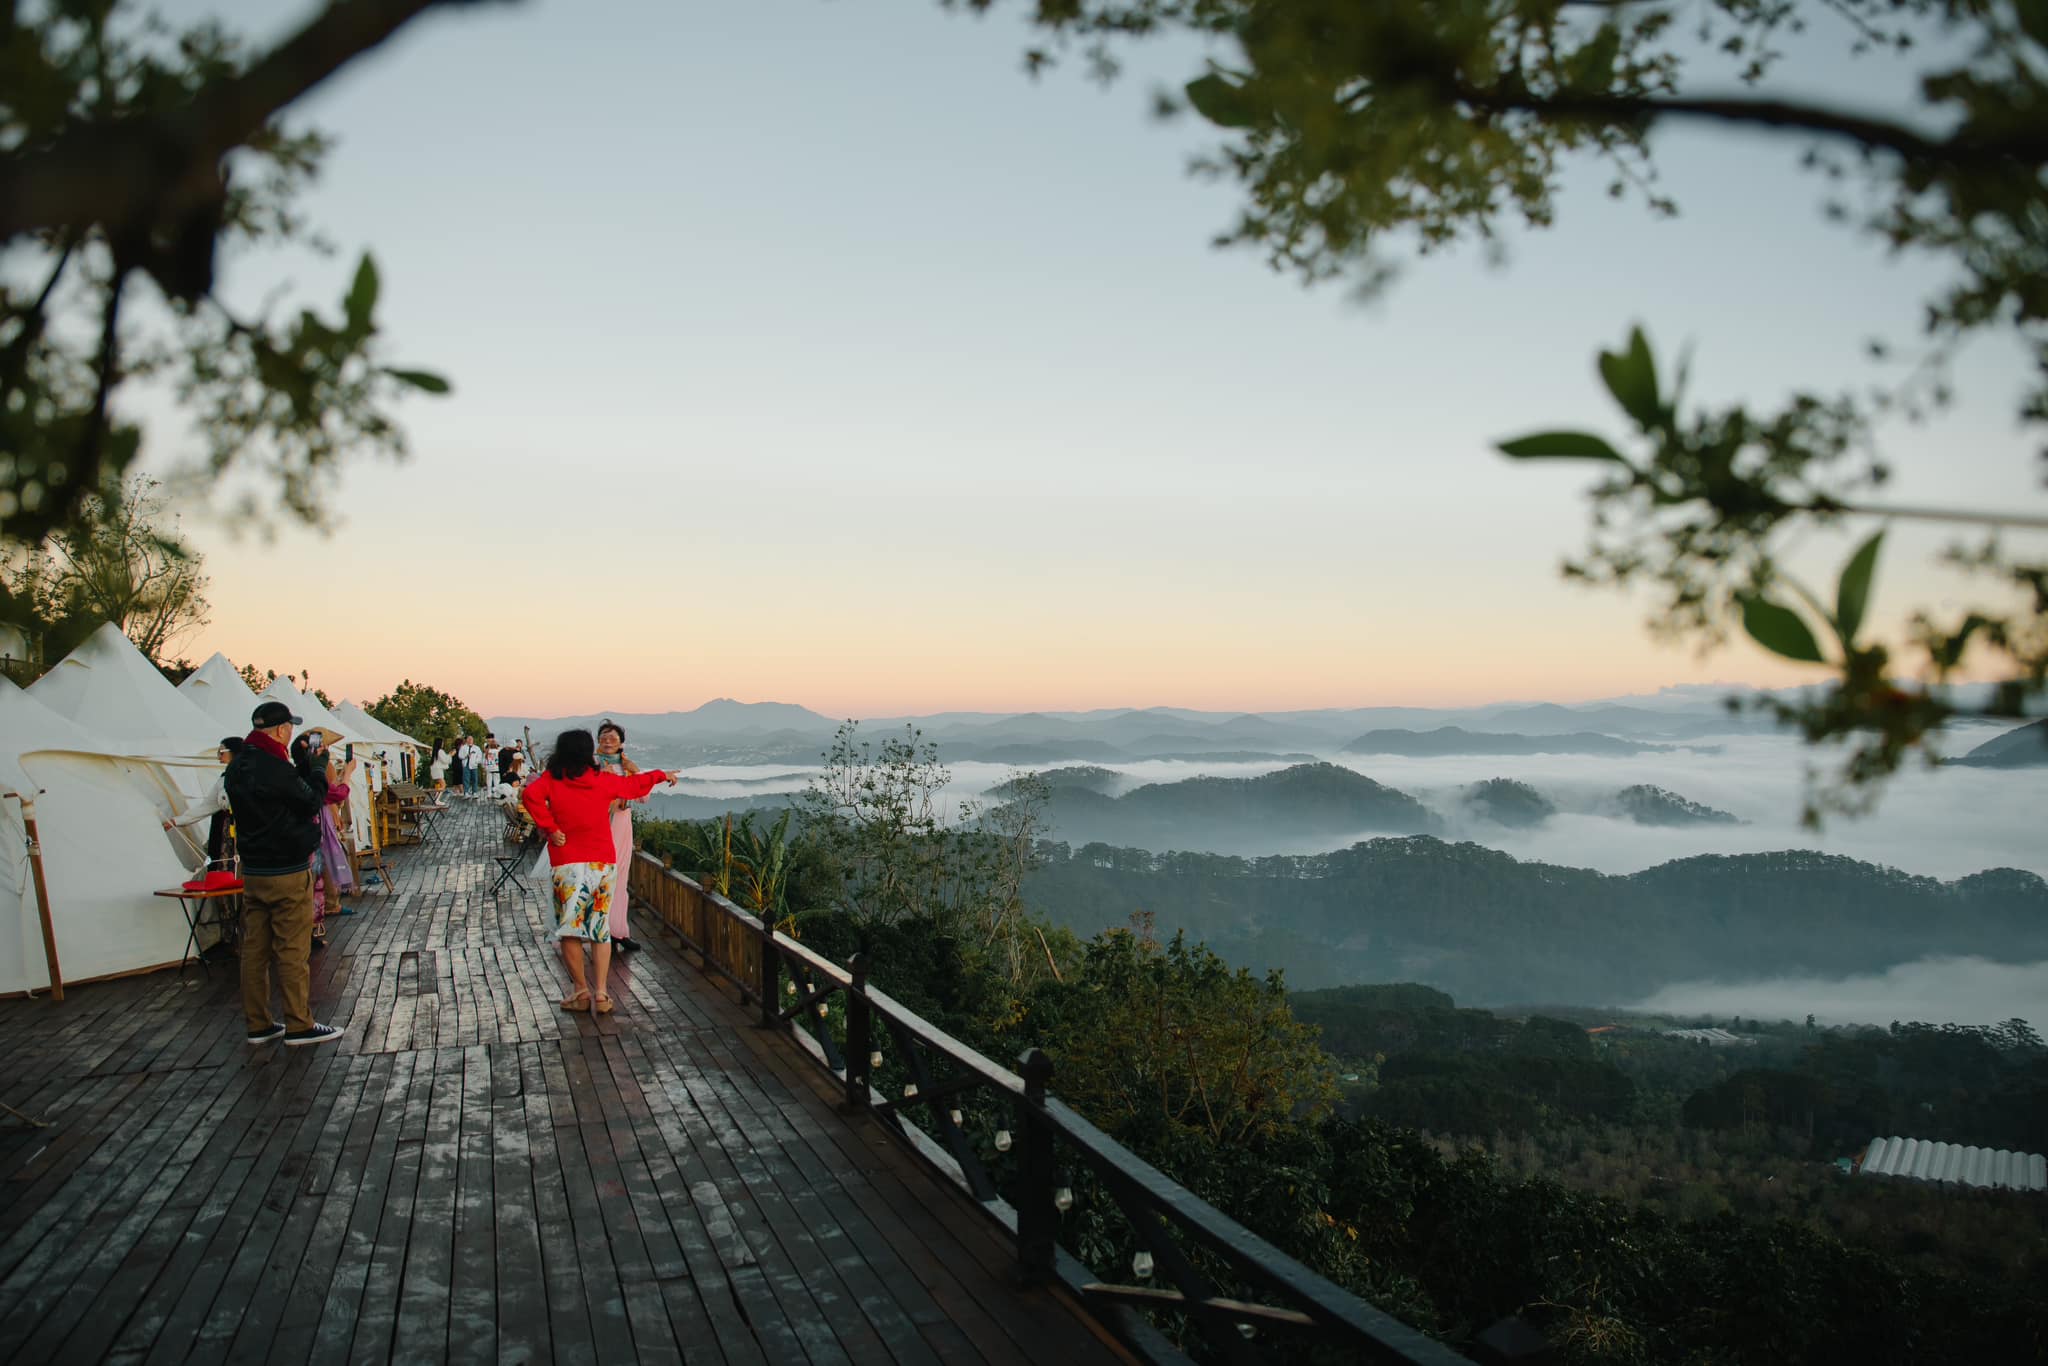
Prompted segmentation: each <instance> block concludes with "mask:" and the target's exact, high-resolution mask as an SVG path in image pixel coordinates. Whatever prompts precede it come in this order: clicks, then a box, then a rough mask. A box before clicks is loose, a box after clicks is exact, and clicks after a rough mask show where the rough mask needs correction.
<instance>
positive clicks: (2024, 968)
mask: <svg viewBox="0 0 2048 1366" xmlns="http://www.w3.org/2000/svg"><path fill="white" fill-rule="evenodd" d="M1630 1008H1631V1009H1634V1010H1644V1011H1655V1012H1659V1013H1663V1014H1671V1015H1712V1016H1715V1017H1717V1018H1719V1017H1727V1016H1735V1015H1740V1016H1742V1017H1744V1018H1754V1019H1762V1020H1803V1019H1805V1018H1806V1017H1807V1016H1808V1015H1812V1016H1813V1017H1814V1018H1815V1019H1816V1020H1817V1021H1819V1022H1820V1023H1821V1024H1830V1025H1843V1024H1872V1025H1888V1024H1890V1023H1891V1022H1892V1021H1894V1020H1927V1021H1933V1022H1944V1021H1947V1022H1954V1023H1957V1024H1979V1025H1987V1024H1996V1023H1998V1022H1999V1021H2001V1020H2009V1019H2012V1018H2014V1017H2015V1016H2017V1017H2018V1018H2020V1019H2023V1020H2028V1021H2031V1022H2032V1023H2033V1024H2034V1025H2035V1027H2036V1028H2039V1027H2041V1026H2042V1025H2043V1024H2048V963H1993V962H1990V961H1988V960H1986V959H1983V958H1923V959H1920V960H1919V961H1918V962H1913V963H1901V964H1900V965H1898V966H1897V967H1895V968H1892V969H1890V970H1888V971H1886V972H1881V973H1877V974H1875V975H1872V976H1866V977H1843V978H1823V977H1772V978H1763V979H1760V980H1757V981H1751V982H1742V983H1726V982H1681V983H1678V984H1676V985H1673V986H1668V987H1665V988H1664V989H1663V990H1661V991H1659V992H1657V993H1656V994H1655V995H1653V996H1650V997H1648V998H1647V999H1645V1000H1642V1001H1638V1002H1636V1003H1634V1005H1632V1006H1631V1007H1630Z"/></svg>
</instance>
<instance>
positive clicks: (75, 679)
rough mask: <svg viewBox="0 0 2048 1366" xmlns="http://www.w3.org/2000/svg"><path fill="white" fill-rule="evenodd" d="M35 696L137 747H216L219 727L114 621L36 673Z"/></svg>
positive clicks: (91, 730)
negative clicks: (49, 668)
mask: <svg viewBox="0 0 2048 1366" xmlns="http://www.w3.org/2000/svg"><path fill="white" fill-rule="evenodd" d="M28 694H29V696H31V697H33V698H35V700H36V701H38V702H40V703H42V704H43V705H44V706H46V707H48V708H49V709H50V710H51V711H54V712H56V713H57V714H58V715H59V716H62V717H65V718H66V719H68V720H70V721H72V722H74V723H76V724H77V725H78V726H80V727H81V728H83V729H84V730H85V731H86V732H87V733H88V734H90V735H95V736H98V737H99V738H101V739H104V740H107V741H110V742H113V745H114V746H116V747H118V748H119V749H120V751H121V752H124V753H128V754H134V755H166V756H168V755H196V754H211V753H212V751H213V749H214V747H215V746H216V745H217V744H218V743H219V742H220V727H219V725H218V724H217V723H216V722H215V721H214V719H213V718H212V717H211V716H209V715H208V714H207V713H206V712H205V711H203V710H201V709H200V708H199V706H198V705H197V704H195V703H194V702H193V701H192V699H191V698H189V697H187V696H185V695H184V694H183V693H181V692H179V691H178V690H177V689H176V688H174V687H172V686H171V684H170V680H169V679H166V678H165V677H164V676H163V674H162V673H160V672H158V670H157V667H156V665H154V664H152V663H150V662H149V660H148V659H146V658H144V657H143V654H142V651H140V650H138V649H136V648H135V645H134V643H133V642H132V641H130V640H129V639H128V637H126V636H124V635H122V634H121V629H120V628H119V627H118V626H115V625H114V624H113V623H112V622H108V623H107V624H106V625H104V626H102V627H100V629H99V630H97V631H95V632H93V633H92V635H91V636H89V637H87V639H86V641H85V643H84V644H83V645H80V646H79V647H78V648H77V649H75V650H73V651H72V652H71V653H70V654H68V655H66V656H65V657H64V658H63V659H62V660H60V661H59V662H58V664H57V666H56V667H55V668H53V669H51V670H50V671H49V672H48V673H46V674H44V675H43V676H42V677H41V678H39V679H37V680H36V681H35V682H34V683H33V684H31V685H30V686H29V689H28Z"/></svg>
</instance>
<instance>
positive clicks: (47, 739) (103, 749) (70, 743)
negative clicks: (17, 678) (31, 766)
mask: <svg viewBox="0 0 2048 1366" xmlns="http://www.w3.org/2000/svg"><path fill="white" fill-rule="evenodd" d="M42 750H61V751H70V752H75V753H78V754H114V753H116V752H118V746H115V745H110V744H108V743H107V742H106V741H104V740H101V739H100V738H99V737H98V736H95V735H93V734H91V733H90V732H89V731H87V730H86V729H85V728H84V727H82V726H79V725H76V724H74V723H73V722H71V721H69V720H66V719H65V718H64V717H62V716H59V715H58V714H57V713H56V712H53V711H51V710H50V709H49V708H48V707H46V706H44V705H43V704H42V703H40V702H38V701H36V699H35V698H33V697H31V696H29V695H28V694H27V693H25V692H23V691H22V690H21V689H20V688H17V687H15V686H14V682H13V680H11V679H9V678H7V677H5V676H0V792H12V793H15V794H16V795H18V796H23V797H34V796H35V794H36V790H37V787H38V784H37V783H36V781H35V780H34V779H32V778H30V777H29V776H28V774H27V773H26V772H24V771H23V770H22V767H21V756H22V755H24V754H30V753H35V752H37V751H42Z"/></svg>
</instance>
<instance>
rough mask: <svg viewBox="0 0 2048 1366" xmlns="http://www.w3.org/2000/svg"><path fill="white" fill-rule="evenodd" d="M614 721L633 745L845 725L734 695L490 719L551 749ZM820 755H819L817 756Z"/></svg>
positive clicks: (816, 733)
mask: <svg viewBox="0 0 2048 1366" xmlns="http://www.w3.org/2000/svg"><path fill="white" fill-rule="evenodd" d="M606 719H610V720H613V721H617V722H618V723H619V724H620V725H621V726H624V727H625V728H626V736H627V739H628V740H629V741H633V740H642V739H648V740H652V739H665V740H682V739H692V740H706V739H717V738H723V739H733V738H738V737H741V736H763V735H768V734H771V733H773V732H778V731H781V732H787V733H791V734H795V735H800V736H803V737H805V738H806V740H807V741H808V740H809V739H810V738H812V737H818V738H829V737H830V736H831V734H832V732H833V731H834V730H836V729H837V728H838V725H839V723H838V722H837V721H834V720H832V719H831V718H830V717H826V716H820V715H819V714H818V713H816V712H814V711H812V710H811V709H810V708H809V707H799V706H795V705H793V704H791V703H788V702H735V701H733V700H732V699H731V698H729V697H718V698H713V699H712V700H711V701H709V702H706V703H705V704H704V705H703V706H701V707H697V708H694V709H692V710H690V711H663V712H619V711H614V712H592V713H590V714H588V715H583V716H550V717H525V716H494V717H491V718H489V720H490V723H491V726H492V728H493V730H494V731H495V732H496V733H497V734H499V735H506V734H512V735H517V734H519V732H520V730H521V729H522V728H523V727H531V728H532V729H533V738H534V740H535V741H536V742H538V743H540V744H542V745H545V744H547V743H548V742H549V741H551V740H552V739H553V738H554V737H555V736H556V735H558V734H560V733H561V732H562V731H565V730H574V729H577V728H579V727H581V728H583V729H591V728H594V727H595V726H597V725H598V724H599V723H600V722H602V721H604V720H606ZM811 757H813V758H815V757H816V755H815V753H814V754H813V755H812V756H811Z"/></svg>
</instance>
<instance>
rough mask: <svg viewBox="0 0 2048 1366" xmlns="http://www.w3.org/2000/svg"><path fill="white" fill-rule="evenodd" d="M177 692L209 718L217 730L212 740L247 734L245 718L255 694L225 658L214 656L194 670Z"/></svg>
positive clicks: (250, 708) (247, 726) (253, 705)
mask: <svg viewBox="0 0 2048 1366" xmlns="http://www.w3.org/2000/svg"><path fill="white" fill-rule="evenodd" d="M178 691H179V692H181V693H183V694H185V696H186V697H188V698H190V699H191V700H192V702H193V704H194V705H195V706H197V707H198V708H199V709H200V710H201V711H203V712H205V713H206V714H207V715H208V716H210V717H212V718H213V723H214V726H215V727H216V728H217V730H218V734H217V735H216V736H215V737H214V738H215V739H219V738H220V737H221V736H227V735H246V734H248V732H249V726H250V720H249V715H250V713H251V712H253V711H255V710H256V694H255V693H253V692H250V691H249V685H248V684H247V683H245V682H243V681H242V675H241V673H240V672H239V671H238V670H237V669H236V668H235V666H234V665H233V664H230V663H229V662H228V657H227V656H226V655H224V654H215V655H214V657H213V658H211V659H209V660H207V661H206V662H205V663H204V664H201V665H200V666H199V667H198V668H196V669H194V670H193V671H192V672H191V673H190V674H189V675H187V676H186V679H185V681H184V682H183V683H180V684H179V685H178Z"/></svg>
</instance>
